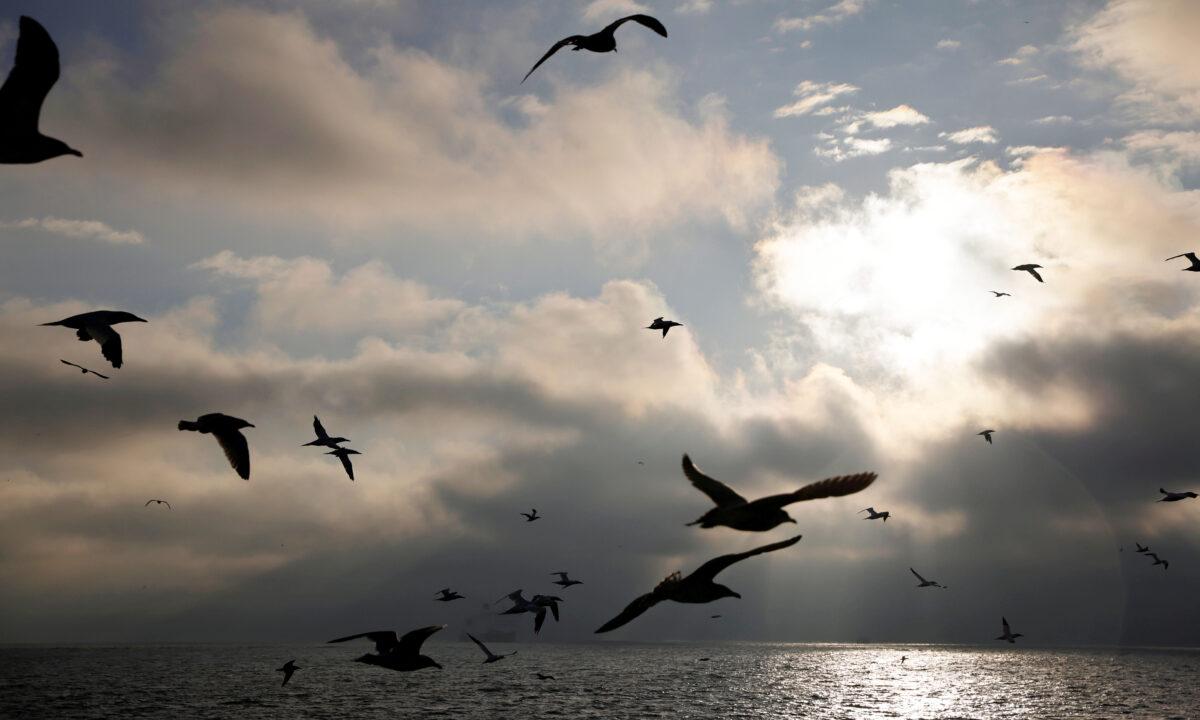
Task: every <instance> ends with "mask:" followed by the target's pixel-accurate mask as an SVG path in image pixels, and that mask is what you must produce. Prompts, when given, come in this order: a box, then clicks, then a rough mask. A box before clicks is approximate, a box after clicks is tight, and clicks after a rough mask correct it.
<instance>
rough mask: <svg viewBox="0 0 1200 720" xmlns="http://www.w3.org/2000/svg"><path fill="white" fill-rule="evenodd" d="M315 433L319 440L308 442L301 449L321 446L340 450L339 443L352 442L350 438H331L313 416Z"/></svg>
mask: <svg viewBox="0 0 1200 720" xmlns="http://www.w3.org/2000/svg"><path fill="white" fill-rule="evenodd" d="M313 432H315V433H316V434H317V439H316V440H313V441H312V442H306V443H304V444H303V445H301V446H300V447H308V446H309V445H320V446H322V447H327V448H333V449H335V450H336V449H338V444H339V443H344V442H350V438H344V437H329V433H327V432H325V426H324V425H322V424H321V421H320V420H319V419H317V416H316V415H313Z"/></svg>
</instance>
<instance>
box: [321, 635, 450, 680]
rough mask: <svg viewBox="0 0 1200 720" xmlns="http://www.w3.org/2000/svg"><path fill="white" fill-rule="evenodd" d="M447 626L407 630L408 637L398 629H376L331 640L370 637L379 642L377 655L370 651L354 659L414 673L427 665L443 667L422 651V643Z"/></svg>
mask: <svg viewBox="0 0 1200 720" xmlns="http://www.w3.org/2000/svg"><path fill="white" fill-rule="evenodd" d="M444 627H446V626H445V625H430V626H429V627H423V628H418V629H416V630H411V631H409V632H406V633H404V637H401V638H399V639H397V638H396V631H395V630H375V631H373V632H365V633H358V634H357V635H347V636H346V637H341V638H337V639H334V640H330V641H329V642H331V643H340V642H346V641H347V640H357V639H358V638H367V639H368V640H370V641H372V642H374V643H375V652H376V653H378V654H377V655H376V654H371V653H367V654H366V655H362V656H360V657H356V658H354V662H360V663H366V664H367V665H378V666H379V667H385V668H387V669H388V670H395V671H397V672H412V671H414V670H421V669H423V668H428V667H435V668H437V669H439V670H440V669H442V666H441V665H439V664H438V663H437V662H435V661H434V659H433V658H431V657H429V656H428V655H422V654H421V645H423V644H424V643H425V641H426V640H427V639H428V638H429V636H430V635H432V634H434V633H435V632H437V631H438V630H441V629H442V628H444Z"/></svg>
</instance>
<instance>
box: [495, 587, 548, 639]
mask: <svg viewBox="0 0 1200 720" xmlns="http://www.w3.org/2000/svg"><path fill="white" fill-rule="evenodd" d="M505 597H507V598H508V599H509V600H511V601H512V603H513V606H512V607H510V608H509V609H507V610H505V611H504V612H502V613H500V614H501V615H520V614H522V613H533V614H534V618H533V632H534V633H535V634H536V633H539V632H541V630H542V623H544V622H545V621H546V608H550V611H551V613H553V615H554V621H555V622H558V603H559V602H561V601H562V598H560V597H554V596H553V595H534V596H533V599H532V600H526V599H525V596H524V595H523V594H522V592H521V591H520V590H514V591H512V592H510V593H509V594H508V595H506V596H505ZM501 599H503V598H501Z"/></svg>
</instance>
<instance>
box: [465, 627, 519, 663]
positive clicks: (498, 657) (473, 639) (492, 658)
mask: <svg viewBox="0 0 1200 720" xmlns="http://www.w3.org/2000/svg"><path fill="white" fill-rule="evenodd" d="M467 637H469V638H471V642H473V643H475V644H476V645H478V646H479V649H480V650H482V651H483V654H484V655H487V659H486V660H484V661H483V664H484V665H487V664H488V663H494V662H496V661H497V660H503V659H504V658H506V657H508V656H509V655H516V654H517V651H516V650H513V651H512V652H510V653H505V654H504V655H495V654H493V653H492V651H491V650H488V647H487V645H484V644H483V643H481V642H479V638H477V637H475V636H474V635H472V634H471V633H467Z"/></svg>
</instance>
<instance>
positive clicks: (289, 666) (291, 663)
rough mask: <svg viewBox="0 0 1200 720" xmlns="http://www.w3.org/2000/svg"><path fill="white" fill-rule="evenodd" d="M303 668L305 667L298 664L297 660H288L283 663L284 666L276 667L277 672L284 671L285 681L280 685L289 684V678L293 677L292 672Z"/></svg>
mask: <svg viewBox="0 0 1200 720" xmlns="http://www.w3.org/2000/svg"><path fill="white" fill-rule="evenodd" d="M303 669H304V668H302V667H300V666H298V665H297V664H296V661H295V660H288V661H287V662H286V663H284V664H283V667H281V668H276V669H275V672H281V673H283V683H282V684H281V685H280V686H279V687H283V686H284V685H287V684H288V680H291V679H292V673H294V672H296V671H297V670H303Z"/></svg>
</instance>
